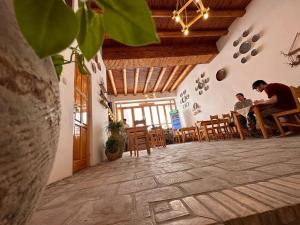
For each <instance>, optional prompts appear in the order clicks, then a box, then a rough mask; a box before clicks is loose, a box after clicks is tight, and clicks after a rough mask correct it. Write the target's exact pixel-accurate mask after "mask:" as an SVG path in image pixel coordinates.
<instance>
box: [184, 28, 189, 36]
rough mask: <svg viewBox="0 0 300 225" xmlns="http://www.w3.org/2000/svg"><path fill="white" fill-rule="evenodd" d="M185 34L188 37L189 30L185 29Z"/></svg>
mask: <svg viewBox="0 0 300 225" xmlns="http://www.w3.org/2000/svg"><path fill="white" fill-rule="evenodd" d="M183 34H184V35H185V36H187V35H188V34H189V28H185V29H184V30H183Z"/></svg>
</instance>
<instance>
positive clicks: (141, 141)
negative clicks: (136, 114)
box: [127, 126, 150, 157]
mask: <svg viewBox="0 0 300 225" xmlns="http://www.w3.org/2000/svg"><path fill="white" fill-rule="evenodd" d="M127 136H128V149H129V151H130V155H131V156H132V151H134V155H135V156H137V157H139V150H142V149H147V153H148V155H149V154H150V143H149V136H148V131H147V127H146V126H144V127H133V128H127Z"/></svg>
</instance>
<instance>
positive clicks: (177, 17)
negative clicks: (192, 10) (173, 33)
mask: <svg viewBox="0 0 300 225" xmlns="http://www.w3.org/2000/svg"><path fill="white" fill-rule="evenodd" d="M179 21H180V16H179V15H177V16H175V22H176V23H179Z"/></svg>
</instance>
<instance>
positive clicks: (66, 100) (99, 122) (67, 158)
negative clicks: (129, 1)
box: [48, 50, 108, 183]
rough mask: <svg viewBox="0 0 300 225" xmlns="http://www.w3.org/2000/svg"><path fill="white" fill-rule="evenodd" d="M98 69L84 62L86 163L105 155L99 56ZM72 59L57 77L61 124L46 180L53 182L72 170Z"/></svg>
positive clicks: (102, 158)
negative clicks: (87, 102) (87, 80)
mask: <svg viewBox="0 0 300 225" xmlns="http://www.w3.org/2000/svg"><path fill="white" fill-rule="evenodd" d="M63 55H64V56H65V58H69V57H70V51H68V50H67V51H65V52H63ZM98 58H99V61H100V62H101V68H102V70H101V72H99V71H98V70H97V73H93V72H92V69H91V64H90V63H88V62H87V63H86V65H87V67H88V69H89V71H90V74H91V77H90V105H89V109H90V120H89V132H90V133H89V138H90V140H89V151H90V165H96V164H97V163H99V162H100V161H102V160H104V159H105V156H104V142H105V140H106V133H105V127H106V126H107V124H108V117H107V115H108V114H107V109H105V108H104V107H103V106H102V105H101V104H100V103H99V91H100V88H99V85H98V84H99V82H100V79H101V78H103V81H104V83H105V86H106V69H105V65H104V63H103V60H102V58H101V55H100V54H98ZM74 67H75V66H74V63H72V64H67V65H65V66H64V68H63V72H62V76H61V80H60V84H59V86H60V102H61V112H62V114H61V125H60V137H59V143H58V149H57V152H56V155H55V160H54V164H53V167H52V171H51V174H50V177H49V180H48V183H53V182H55V181H57V180H61V179H63V178H65V177H68V176H71V175H72V174H73V109H74Z"/></svg>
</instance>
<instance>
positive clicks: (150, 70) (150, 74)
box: [143, 67, 154, 94]
mask: <svg viewBox="0 0 300 225" xmlns="http://www.w3.org/2000/svg"><path fill="white" fill-rule="evenodd" d="M153 69H154V68H153V67H150V69H149V72H148V75H147V79H146V81H145V87H144V91H143V93H144V94H146V93H147V88H148V84H149V81H150V78H151V76H152V73H153Z"/></svg>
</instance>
